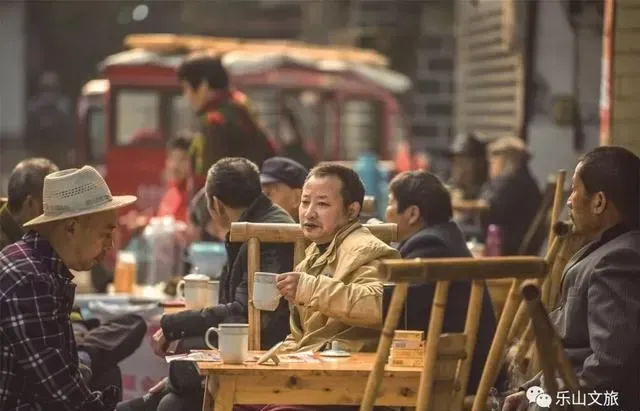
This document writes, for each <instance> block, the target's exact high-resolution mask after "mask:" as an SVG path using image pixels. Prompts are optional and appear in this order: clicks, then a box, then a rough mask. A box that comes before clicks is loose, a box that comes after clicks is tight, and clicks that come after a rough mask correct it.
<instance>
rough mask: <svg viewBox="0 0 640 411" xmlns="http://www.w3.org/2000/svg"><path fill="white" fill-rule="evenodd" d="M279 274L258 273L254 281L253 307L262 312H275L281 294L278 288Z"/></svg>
mask: <svg viewBox="0 0 640 411" xmlns="http://www.w3.org/2000/svg"><path fill="white" fill-rule="evenodd" d="M277 277H278V274H274V273H262V272H257V273H256V274H255V277H254V279H253V305H254V306H255V307H256V308H257V309H258V310H262V311H275V309H276V308H278V304H280V297H281V294H280V292H279V291H278V288H277V287H276V278H277Z"/></svg>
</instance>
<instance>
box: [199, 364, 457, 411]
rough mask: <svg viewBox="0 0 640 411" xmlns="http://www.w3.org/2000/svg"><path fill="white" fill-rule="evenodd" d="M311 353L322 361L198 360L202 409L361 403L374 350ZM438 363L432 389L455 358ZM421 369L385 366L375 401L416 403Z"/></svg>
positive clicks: (449, 370) (450, 372) (447, 374)
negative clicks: (346, 355) (203, 383)
mask: <svg viewBox="0 0 640 411" xmlns="http://www.w3.org/2000/svg"><path fill="white" fill-rule="evenodd" d="M257 354H259V353H251V355H252V356H253V355H257ZM316 358H318V359H319V360H320V361H321V362H319V363H281V364H280V365H278V366H275V365H257V364H256V363H249V362H247V363H245V364H240V365H231V364H223V363H216V362H199V363H197V367H198V369H199V371H200V374H201V375H203V376H205V377H206V386H207V390H206V392H205V404H204V406H203V408H202V409H203V410H215V411H231V409H232V408H233V405H234V404H282V405H360V403H361V402H362V397H363V394H364V391H365V386H366V383H367V378H368V376H369V373H370V371H371V369H372V368H373V363H374V359H375V354H353V355H352V356H351V357H349V358H340V359H337V358H336V359H334V358H325V357H320V356H317V357H316ZM444 363H445V364H446V363H449V362H444ZM438 364H439V365H438V366H437V368H438V369H437V370H436V387H435V392H438V383H437V381H446V380H451V379H452V378H453V376H454V375H455V372H456V365H457V363H456V362H455V361H452V362H450V363H449V364H448V365H447V366H444V364H442V363H441V362H439V363H438ZM421 370H422V368H421V367H420V368H404V367H403V368H400V367H390V366H387V368H386V370H385V375H384V381H383V383H382V385H381V388H380V392H379V394H378V398H377V400H376V405H386V406H394V407H413V406H415V404H416V400H417V391H418V382H419V380H420V372H421ZM447 386H448V385H447ZM212 402H213V404H212Z"/></svg>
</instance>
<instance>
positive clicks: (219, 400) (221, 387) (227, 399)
mask: <svg viewBox="0 0 640 411" xmlns="http://www.w3.org/2000/svg"><path fill="white" fill-rule="evenodd" d="M217 378H218V384H217V386H216V394H215V397H214V398H215V399H214V404H213V406H214V408H213V409H214V411H232V410H233V402H234V399H235V397H236V377H234V376H230V377H217Z"/></svg>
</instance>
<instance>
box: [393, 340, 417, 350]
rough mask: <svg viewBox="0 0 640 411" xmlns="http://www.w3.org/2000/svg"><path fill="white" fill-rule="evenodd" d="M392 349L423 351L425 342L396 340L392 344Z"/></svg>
mask: <svg viewBox="0 0 640 411" xmlns="http://www.w3.org/2000/svg"><path fill="white" fill-rule="evenodd" d="M391 348H392V349H396V348H400V349H418V348H419V349H423V348H424V341H422V340H397V339H394V340H393V341H392V343H391Z"/></svg>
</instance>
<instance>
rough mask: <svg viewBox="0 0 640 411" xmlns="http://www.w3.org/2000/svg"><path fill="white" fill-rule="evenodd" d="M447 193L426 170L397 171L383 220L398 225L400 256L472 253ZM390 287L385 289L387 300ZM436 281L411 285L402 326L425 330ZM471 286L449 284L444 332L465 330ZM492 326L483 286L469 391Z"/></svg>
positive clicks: (476, 378)
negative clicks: (456, 220)
mask: <svg viewBox="0 0 640 411" xmlns="http://www.w3.org/2000/svg"><path fill="white" fill-rule="evenodd" d="M452 214H453V211H452V206H451V196H450V195H449V191H448V190H447V189H446V187H445V186H444V185H443V184H442V182H441V181H440V179H439V178H438V177H436V176H435V175H433V174H431V173H429V172H427V171H407V172H404V173H401V174H398V175H397V176H396V177H395V178H394V179H393V180H392V181H391V184H390V186H389V202H388V206H387V212H386V220H387V222H390V223H395V224H397V225H398V239H399V240H400V244H399V246H398V251H400V254H401V255H402V258H446V257H471V253H470V252H469V249H468V248H467V245H466V242H465V240H464V236H463V234H462V231H460V228H459V227H458V225H457V224H456V223H455V222H453V221H451V218H452ZM388 291H390V290H385V294H386V295H385V297H386V299H388V298H390V293H388ZM434 291H435V284H424V285H412V286H410V287H409V292H408V295H407V301H406V304H405V313H404V315H403V316H402V317H401V318H404V324H402V326H403V328H405V329H410V330H422V329H424V330H425V332H426V331H427V328H428V324H429V317H430V310H429V307H430V306H431V303H432V302H433V298H434ZM470 295H471V284H470V283H469V282H466V281H456V282H453V283H452V284H451V286H450V288H449V299H448V301H447V306H446V308H445V317H444V323H443V326H442V331H443V332H456V333H459V332H463V331H464V326H465V321H466V315H467V305H468V302H469V296H470ZM495 329H496V319H495V314H494V312H493V306H492V304H491V297H490V295H489V292H488V291H487V290H486V289H485V293H484V298H483V305H482V313H481V315H480V328H479V331H478V338H477V342H476V347H475V352H474V355H473V361H472V364H471V373H470V376H469V385H468V387H467V392H468V393H470V394H473V393H475V392H476V389H477V388H478V383H479V381H480V376H481V375H482V369H483V367H484V364H485V361H486V359H487V354H488V353H489V348H490V346H491V342H492V340H493V334H494V333H495Z"/></svg>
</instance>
